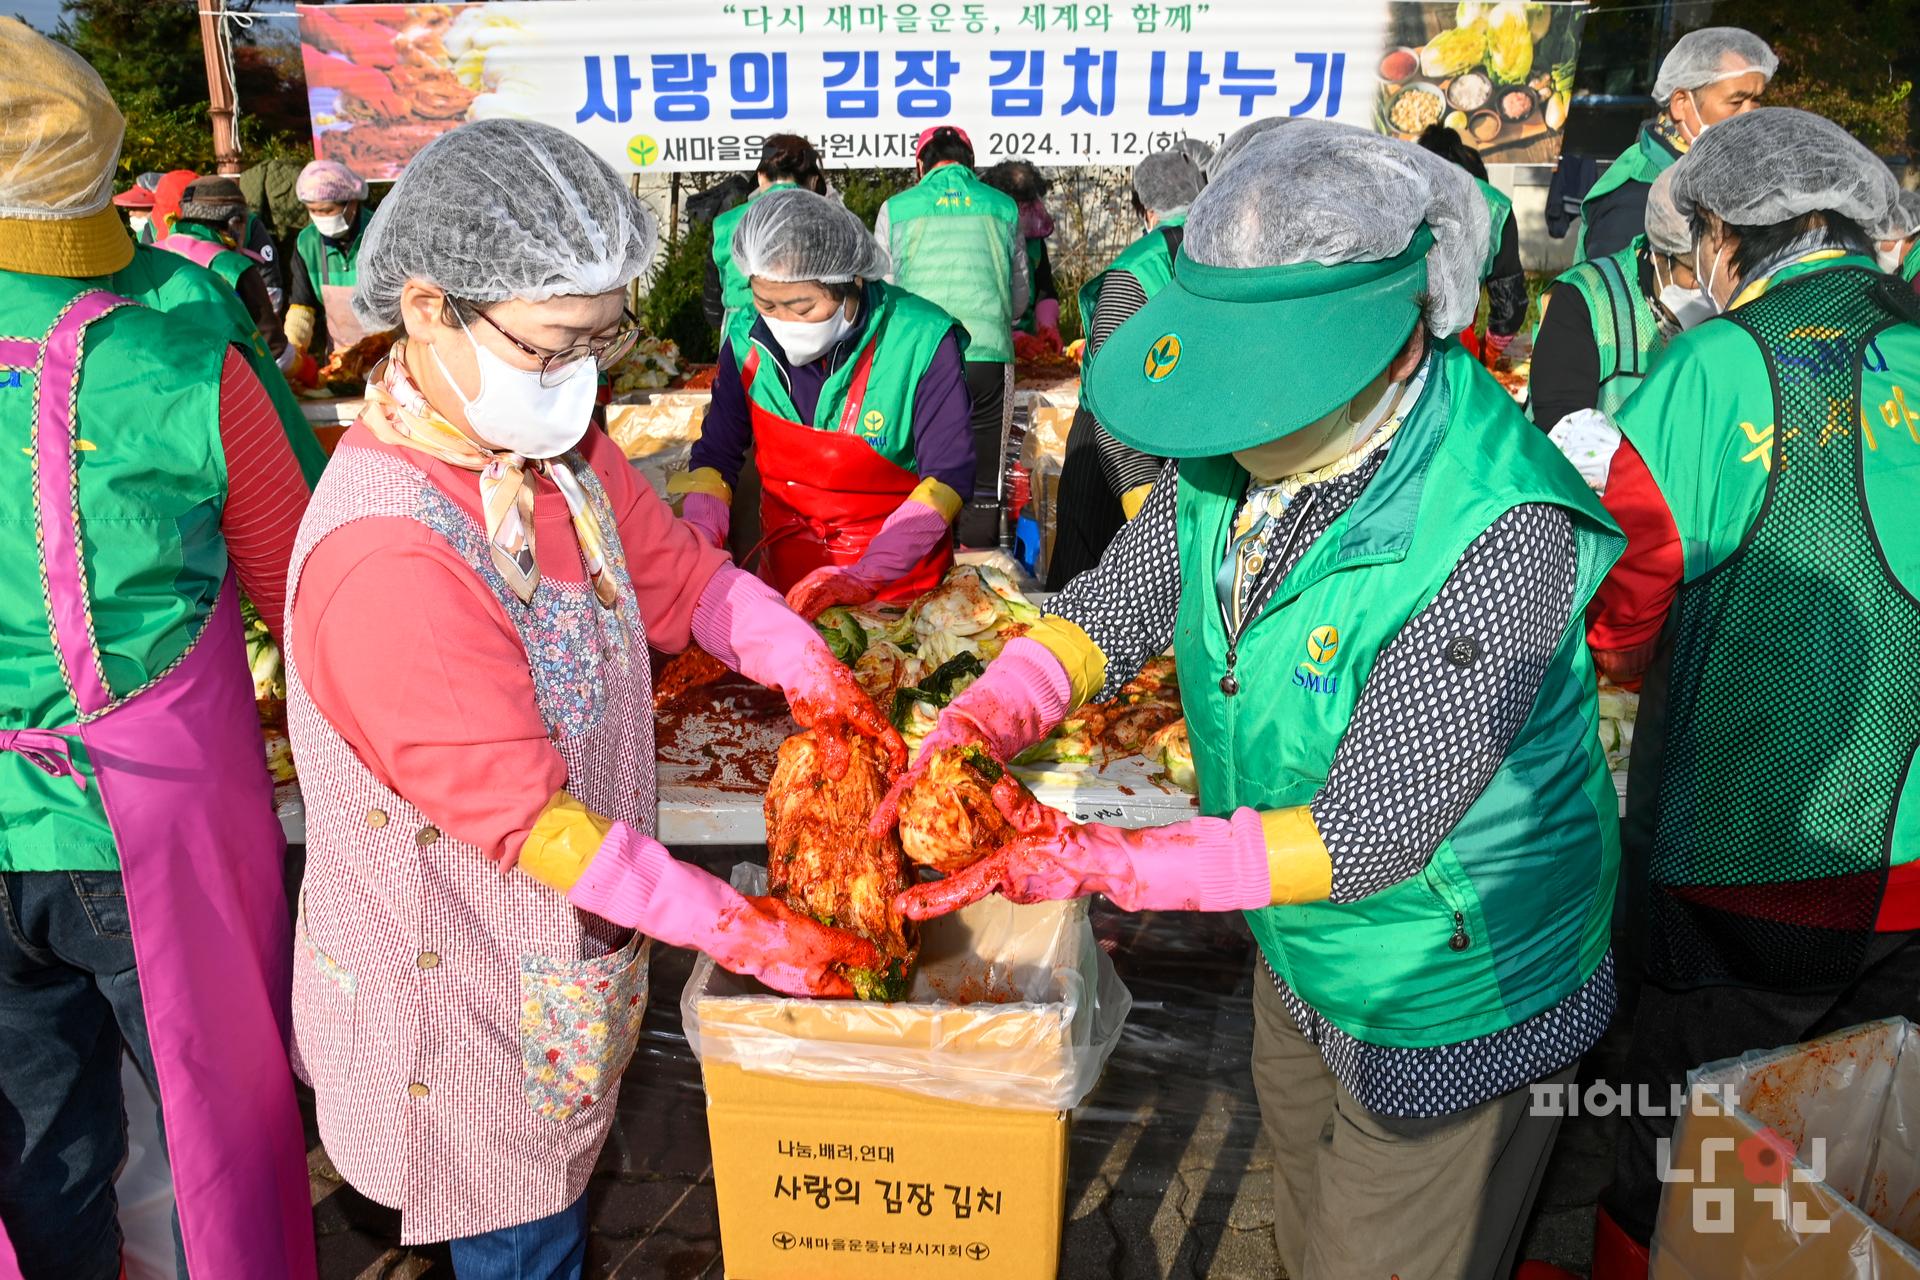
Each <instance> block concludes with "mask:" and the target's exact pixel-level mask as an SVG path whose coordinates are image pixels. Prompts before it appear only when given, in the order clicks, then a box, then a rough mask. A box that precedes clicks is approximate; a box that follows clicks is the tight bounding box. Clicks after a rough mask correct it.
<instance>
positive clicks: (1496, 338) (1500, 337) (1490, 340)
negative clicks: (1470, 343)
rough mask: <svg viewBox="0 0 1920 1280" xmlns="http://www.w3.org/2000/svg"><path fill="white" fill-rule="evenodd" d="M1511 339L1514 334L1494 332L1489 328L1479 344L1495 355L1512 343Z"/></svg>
mask: <svg viewBox="0 0 1920 1280" xmlns="http://www.w3.org/2000/svg"><path fill="white" fill-rule="evenodd" d="M1513 339H1514V335H1513V334H1511V333H1495V332H1493V330H1491V329H1489V330H1487V336H1486V337H1485V338H1483V339H1481V342H1480V345H1481V346H1483V347H1485V348H1486V349H1487V350H1489V351H1491V352H1493V353H1494V354H1495V355H1498V354H1499V353H1500V352H1502V351H1505V350H1506V349H1507V348H1508V347H1510V346H1512V345H1513Z"/></svg>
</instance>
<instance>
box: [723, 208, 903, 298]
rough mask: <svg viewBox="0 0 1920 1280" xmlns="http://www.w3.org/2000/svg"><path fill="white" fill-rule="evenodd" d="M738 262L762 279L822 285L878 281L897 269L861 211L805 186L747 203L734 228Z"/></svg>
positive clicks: (745, 272) (742, 269)
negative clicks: (861, 218) (812, 281)
mask: <svg viewBox="0 0 1920 1280" xmlns="http://www.w3.org/2000/svg"><path fill="white" fill-rule="evenodd" d="M733 265H734V266H736V267H738V268H739V269H740V272H741V274H742V275H746V276H759V277H760V278H761V279H762V280H779V281H783V282H788V281H796V280H818V281H820V282H821V283H822V284H836V283H839V282H842V281H846V280H852V279H853V278H854V277H856V276H858V277H859V278H860V279H862V280H878V279H880V278H881V277H882V276H885V275H886V274H887V273H888V272H890V271H891V270H892V269H893V265H892V263H891V262H890V261H889V259H888V258H887V251H886V250H885V249H882V248H881V247H880V244H879V242H878V241H876V240H875V239H874V238H873V232H871V231H869V230H867V224H866V223H864V222H862V221H860V215H859V214H857V213H855V212H853V210H851V209H849V208H847V207H846V206H845V205H843V204H839V203H837V202H836V201H833V200H829V199H827V198H826V197H825V196H817V195H815V194H814V193H813V192H811V191H805V190H801V189H799V188H795V189H793V190H790V191H769V192H767V193H766V194H765V195H763V196H761V197H760V198H759V199H758V200H755V201H754V202H753V203H752V204H750V205H748V206H747V211H746V213H744V214H742V215H741V218H740V222H739V225H738V226H736V227H735V228H734V229H733Z"/></svg>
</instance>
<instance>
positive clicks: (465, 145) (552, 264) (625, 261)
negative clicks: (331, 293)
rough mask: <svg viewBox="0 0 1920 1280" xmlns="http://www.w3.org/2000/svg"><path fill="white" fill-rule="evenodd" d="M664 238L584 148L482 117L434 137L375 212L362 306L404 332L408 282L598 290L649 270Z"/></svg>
mask: <svg viewBox="0 0 1920 1280" xmlns="http://www.w3.org/2000/svg"><path fill="white" fill-rule="evenodd" d="M657 243H658V237H657V235H656V234H655V230H654V219H653V215H652V214H651V213H649V212H648V211H647V208H646V206H645V205H643V204H641V203H640V201H639V199H638V197H636V196H635V195H634V194H633V193H632V192H630V191H628V190H627V184H626V181H625V180H624V179H623V178H621V177H620V176H619V175H618V174H616V173H615V172H614V171H613V170H612V169H610V168H608V167H607V164H606V162H605V161H603V160H601V159H600V158H599V157H598V156H596V155H594V154H593V152H591V151H589V150H587V148H586V146H585V144H583V143H581V142H580V141H578V140H577V139H574V138H571V137H569V136H568V135H566V134H564V133H562V132H560V130H558V129H555V128H553V127H552V126H551V125H544V124H535V123H533V122H532V121H528V120H504V119H502V120H477V121H475V122H473V123H472V124H465V125H462V126H460V127H459V128H458V129H455V130H453V131H452V132H451V133H446V134H442V135H441V136H440V137H438V138H435V139H434V140H433V141H432V142H430V143H428V144H427V145H426V147H425V148H423V149H422V150H421V152H420V153H419V154H418V155H416V156H415V157H414V158H413V161H412V163H410V164H408V165H407V167H406V170H405V172H403V173H402V174H401V175H400V181H398V182H397V183H395V184H394V187H393V190H392V191H391V192H390V193H389V194H388V195H387V198H386V200H385V201H383V202H382V203H381V205H380V208H379V209H378V210H376V211H375V213H374V215H373V221H372V222H370V223H369V224H368V226H367V231H366V237H365V239H364V240H363V242H362V243H361V246H360V260H359V277H360V279H359V285H358V287H357V288H356V289H355V290H354V293H353V309H354V312H355V314H357V315H358V316H359V317H360V318H361V319H362V320H364V321H366V322H367V323H369V324H372V325H376V326H378V327H380V328H383V329H390V328H393V327H394V326H396V325H398V324H399V323H400V288H401V286H402V285H404V284H405V283H406V282H407V281H408V280H409V279H418V280H427V281H430V282H432V283H433V284H435V285H437V286H439V287H440V288H442V289H444V290H446V291H447V293H448V294H449V295H451V296H453V297H456V298H462V299H465V300H466V301H469V302H502V301H505V300H506V299H508V298H522V299H525V300H527V301H530V302H538V301H541V300H542V299H545V298H552V297H558V296H562V295H566V296H576V297H591V296H592V295H594V294H600V293H609V292H611V291H613V290H615V289H619V288H622V287H624V286H625V285H626V284H627V283H628V282H630V281H631V280H633V279H634V277H636V276H638V275H639V274H640V273H641V272H642V271H644V270H646V268H647V264H648V263H649V262H651V261H652V259H653V251H654V247H655V245H656V244H657Z"/></svg>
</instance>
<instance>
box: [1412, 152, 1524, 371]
mask: <svg viewBox="0 0 1920 1280" xmlns="http://www.w3.org/2000/svg"><path fill="white" fill-rule="evenodd" d="M1420 145H1421V146H1423V147H1425V148H1426V149H1427V150H1428V151H1431V152H1433V153H1434V154H1435V155H1437V156H1439V157H1441V158H1442V159H1444V160H1451V161H1452V162H1453V163H1454V164H1457V165H1459V166H1460V167H1461V168H1462V169H1465V170H1466V171H1467V172H1468V173H1470V174H1472V175H1473V182H1474V185H1475V186H1477V187H1478V188H1479V189H1480V196H1481V198H1482V199H1484V200H1485V201H1486V202H1487V225H1488V234H1487V257H1486V261H1485V263H1484V264H1482V266H1481V268H1480V283H1481V284H1482V285H1484V286H1485V287H1486V290H1487V331H1486V336H1485V337H1483V338H1480V339H1479V342H1480V345H1481V349H1482V351H1483V352H1484V353H1485V356H1486V359H1487V361H1488V362H1489V363H1491V362H1492V361H1493V359H1494V357H1496V356H1498V355H1499V354H1500V353H1501V352H1503V351H1505V350H1506V349H1507V347H1508V346H1509V345H1511V344H1512V342H1513V335H1514V334H1516V333H1518V332H1520V326H1521V325H1523V324H1525V323H1526V322H1527V273H1526V270H1525V268H1523V267H1522V266H1521V265H1520V227H1519V224H1518V223H1516V222H1515V221H1514V217H1513V201H1512V200H1510V199H1508V197H1507V193H1506V192H1504V191H1502V190H1501V189H1500V188H1498V187H1496V186H1494V185H1493V184H1492V183H1491V182H1488V181H1487V166H1486V164H1485V163H1484V162H1483V161H1482V160H1481V159H1480V153H1479V152H1478V151H1476V150H1474V149H1473V148H1472V147H1470V146H1468V145H1467V144H1466V143H1465V142H1463V141H1461V138H1460V135H1459V134H1457V133H1455V132H1454V131H1453V130H1452V129H1449V128H1447V126H1445V125H1443V124H1435V125H1428V126H1427V128H1426V129H1425V130H1423V131H1422V132H1421V134H1420ZM1476 318H1477V317H1476ZM1469 327H1471V326H1469Z"/></svg>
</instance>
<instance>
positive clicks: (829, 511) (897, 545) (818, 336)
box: [667, 191, 974, 618]
mask: <svg viewBox="0 0 1920 1280" xmlns="http://www.w3.org/2000/svg"><path fill="white" fill-rule="evenodd" d="M733 260H734V265H735V267H736V269H738V270H739V271H740V272H741V274H742V275H744V276H745V277H747V279H748V280H749V281H750V287H751V289H752V298H753V306H754V315H755V318H754V320H753V323H752V324H751V325H742V324H736V325H734V326H733V328H732V331H731V334H730V340H729V341H728V343H727V345H726V346H725V347H724V348H723V349H722V350H721V352H720V365H719V368H718V370H717V371H716V372H715V374H714V379H713V403H712V404H711V406H709V408H708V410H707V417H706V421H705V422H704V423H703V424H702V425H701V429H700V439H699V440H698V441H696V442H695V444H694V446H693V453H692V456H691V457H690V459H689V461H688V465H689V468H690V469H689V470H688V471H687V472H686V473H684V474H681V475H676V476H674V477H673V478H672V479H671V480H670V481H669V482H668V487H667V491H668V493H669V494H670V495H672V496H674V497H678V498H680V499H681V500H682V505H681V509H682V512H683V513H684V515H685V517H686V520H687V522H688V523H689V524H691V525H694V526H695V527H696V528H699V529H700V530H702V532H704V533H705V534H706V535H707V537H708V539H709V540H710V541H712V542H713V543H714V544H715V545H717V546H722V547H724V546H726V545H727V532H728V526H729V524H730V509H731V504H732V495H733V484H734V482H735V481H736V480H737V478H738V476H739V473H740V468H741V466H742V465H743V463H744V462H745V459H746V453H747V449H748V447H749V446H751V447H752V449H753V453H754V459H755V462H756V464H757V466H758V467H759V470H760V486H761V487H760V528H761V540H760V545H759V548H758V550H759V552H760V555H761V560H760V574H761V576H762V577H763V578H765V579H766V580H767V581H768V582H769V583H771V584H772V585H773V587H774V589H775V590H777V591H782V592H785V593H787V599H788V602H789V603H790V604H792V606H793V607H794V608H795V609H796V610H798V611H799V612H801V613H803V614H805V615H806V616H807V617H809V618H811V617H814V616H816V615H817V614H818V613H819V612H820V611H821V610H822V609H824V608H826V607H827V606H828V605H833V604H852V603H856V602H859V601H864V600H871V599H873V598H874V597H875V596H879V597H880V598H882V599H888V600H894V599H910V598H912V597H914V596H916V595H919V594H921V593H922V592H925V591H928V590H930V589H932V588H933V587H935V586H937V585H938V584H939V582H940V580H941V578H942V577H943V576H945V573H946V570H947V567H948V566H949V565H951V564H952V563H953V535H952V531H951V528H950V526H951V525H952V523H953V519H954V517H955V515H957V514H958V513H959V511H960V508H961V506H962V505H963V504H964V503H965V502H966V499H967V495H968V493H969V492H970V491H971V489H972V487H973V479H974V457H973V438H972V433H971V430H970V429H969V426H968V410H969V405H968V402H967V384H966V379H965V375H964V374H963V372H962V369H961V363H960V352H961V340H960V337H959V335H958V333H957V331H956V326H955V325H954V322H953V318H952V317H951V316H949V315H948V314H947V313H946V312H944V311H942V310H940V309H939V308H938V307H936V306H934V305H933V304H932V303H930V302H927V301H926V300H925V299H923V298H917V297H915V296H913V295H912V294H910V293H908V292H906V291H905V290H904V289H899V288H895V287H894V286H893V285H889V284H886V283H884V282H883V281H882V280H881V278H880V277H882V276H884V275H885V274H886V271H887V265H888V264H887V255H886V254H885V253H884V252H883V251H882V250H881V249H880V247H879V246H878V245H876V244H875V243H874V241H873V237H872V236H871V235H869V234H868V233H867V228H866V224H865V223H863V222H861V221H860V218H859V216H858V215H856V214H854V213H852V212H850V211H849V210H847V208H846V207H845V206H843V205H840V204H837V203H835V202H834V201H831V200H829V199H827V198H826V197H825V196H818V195H815V194H814V193H813V192H811V191H775V192H771V193H769V194H768V195H765V196H763V197H762V198H761V199H759V200H757V201H755V202H754V203H753V205H752V206H751V207H750V208H748V210H747V212H746V214H745V216H744V217H742V218H741V219H740V224H739V226H738V227H736V228H735V230H734V234H733Z"/></svg>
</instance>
